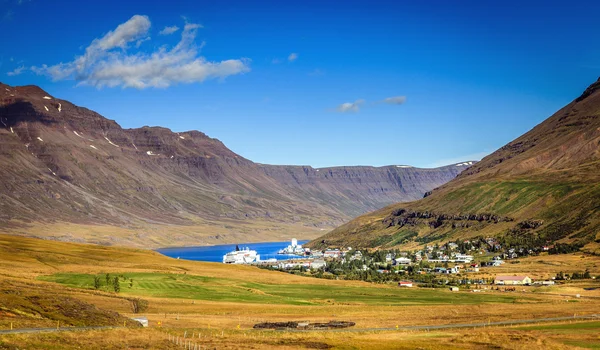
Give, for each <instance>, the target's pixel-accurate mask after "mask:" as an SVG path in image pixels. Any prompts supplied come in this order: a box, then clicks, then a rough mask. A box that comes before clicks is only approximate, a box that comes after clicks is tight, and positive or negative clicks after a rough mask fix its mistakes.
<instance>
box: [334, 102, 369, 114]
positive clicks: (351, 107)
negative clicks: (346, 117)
mask: <svg viewBox="0 0 600 350" xmlns="http://www.w3.org/2000/svg"><path fill="white" fill-rule="evenodd" d="M364 103H365V100H362V99H360V100H356V101H354V102H345V103H342V104H341V105H339V106H337V108H336V109H337V111H338V112H340V113H349V112H352V113H356V112H358V111H359V110H360V106H361V105H363V104H364Z"/></svg>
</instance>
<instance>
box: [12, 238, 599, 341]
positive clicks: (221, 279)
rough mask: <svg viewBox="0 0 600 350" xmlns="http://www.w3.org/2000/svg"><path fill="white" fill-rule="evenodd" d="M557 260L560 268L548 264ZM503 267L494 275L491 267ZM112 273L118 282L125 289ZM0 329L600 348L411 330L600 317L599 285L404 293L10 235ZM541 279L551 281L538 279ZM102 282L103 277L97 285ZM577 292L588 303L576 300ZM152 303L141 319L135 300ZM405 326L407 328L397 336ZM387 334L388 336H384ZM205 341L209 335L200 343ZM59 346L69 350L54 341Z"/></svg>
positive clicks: (488, 332) (100, 335)
mask: <svg viewBox="0 0 600 350" xmlns="http://www.w3.org/2000/svg"><path fill="white" fill-rule="evenodd" d="M549 262H550V263H549ZM583 262H585V264H587V265H585V266H588V267H589V268H590V270H591V271H592V272H593V273H597V272H598V269H597V266H598V265H600V258H598V257H595V256H591V255H586V256H585V257H584V258H582V257H581V256H580V255H559V256H549V257H545V258H544V260H543V262H540V259H539V257H532V258H527V259H521V262H520V263H518V264H505V265H504V266H503V267H500V268H499V270H497V271H498V272H499V273H515V274H516V273H519V271H520V270H519V267H520V268H522V269H523V271H524V273H528V274H533V273H534V272H535V271H536V270H537V269H541V268H543V270H539V271H540V272H539V273H540V274H543V275H544V276H548V275H551V274H556V273H558V272H559V271H565V272H571V271H578V270H581V269H582V266H583V265H581V264H582V263H583ZM490 271H495V270H490ZM106 274H109V277H110V278H111V279H114V277H117V278H118V279H119V280H120V281H121V282H120V290H119V292H118V293H116V292H115V291H114V288H113V287H112V286H111V285H110V284H107V282H106ZM0 276H1V277H0V293H1V295H2V298H0V329H4V330H6V329H9V328H10V327H11V324H12V327H13V328H15V329H16V328H31V327H56V326H57V325H59V326H60V327H69V326H103V325H109V326H113V327H118V328H114V329H109V330H89V331H85V332H62V333H40V334H10V335H0V348H3V349H16V348H53V347H52V346H54V348H56V349H62V348H73V349H75V348H92V349H93V348H98V349H101V348H123V349H127V348H146V349H149V348H178V347H177V345H175V344H173V343H172V342H170V341H169V339H170V338H171V337H172V336H175V337H177V336H179V337H183V335H184V334H185V335H186V340H187V341H189V340H191V339H190V337H191V336H194V338H193V341H194V344H199V345H200V346H203V348H219V349H220V348H255V349H261V348H280V349H292V348H341V349H362V348H372V349H381V348H396V349H397V348H416V347H420V348H432V349H436V348H439V349H441V348H464V349H470V348H482V347H492V346H494V347H497V348H507V349H519V348H531V347H545V348H548V349H569V348H577V347H581V346H584V345H585V347H588V348H593V347H594V346H595V347H598V346H600V338H599V336H598V334H600V323H599V322H597V321H596V322H590V321H584V320H573V321H570V322H560V323H556V324H549V323H541V324H535V325H515V326H512V327H510V326H509V327H506V326H496V327H489V328H485V329H484V328H456V329H443V330H435V329H431V330H429V331H426V330H403V329H402V328H403V327H408V326H417V325H432V326H433V325H445V324H475V323H490V322H491V323H493V322H498V321H507V320H523V319H539V318H549V317H566V316H573V315H591V314H598V313H600V292H599V291H600V289H594V288H599V287H600V283H598V282H595V281H594V282H589V281H588V282H587V283H570V282H569V283H567V284H564V285H556V286H551V287H523V288H518V289H517V291H515V292H502V291H496V290H493V291H492V290H489V289H488V290H482V292H479V293H473V292H470V291H459V292H450V291H449V290H447V289H446V288H440V289H421V288H406V289H401V288H398V287H396V286H395V285H391V284H371V283H366V282H359V281H341V280H340V281H336V280H325V279H316V278H308V277H301V276H295V275H291V274H287V273H282V272H276V271H267V270H261V269H258V268H254V267H249V266H231V265H224V264H218V263H201V262H192V261H184V260H176V259H171V258H167V257H165V256H162V255H160V254H158V253H155V252H152V251H147V250H137V249H125V248H114V247H103V246H97V245H85V244H74V243H64V242H56V241H46V240H38V239H31V238H22V237H16V236H4V235H3V236H0ZM540 276H541V275H540ZM94 277H97V280H99V285H98V289H96V288H95V286H94ZM576 294H580V296H581V297H579V298H577V297H576ZM137 299H141V300H143V301H147V308H145V309H144V310H143V311H141V312H140V313H139V315H143V316H146V317H148V319H149V328H143V329H142V328H139V327H138V326H137V325H136V324H135V323H134V322H132V321H130V320H129V318H130V317H133V316H134V315H135V314H134V313H133V309H132V304H133V302H134V301H135V300H137ZM302 320H304V321H310V322H327V321H330V320H342V321H351V322H355V323H356V326H355V327H352V328H351V329H349V331H311V332H289V331H265V330H263V331H258V330H254V329H252V327H253V326H254V324H256V323H260V322H276V321H281V322H284V321H302ZM395 327H398V328H399V329H398V330H395ZM375 328H388V329H389V330H375ZM198 336H200V338H198ZM52 344H59V345H52Z"/></svg>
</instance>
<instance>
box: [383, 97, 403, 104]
mask: <svg viewBox="0 0 600 350" xmlns="http://www.w3.org/2000/svg"><path fill="white" fill-rule="evenodd" d="M381 102H383V103H387V104H390V105H401V104H403V103H404V102H406V96H394V97H388V98H386V99H384V100H383V101H381Z"/></svg>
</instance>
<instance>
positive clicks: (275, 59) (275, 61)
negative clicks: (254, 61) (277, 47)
mask: <svg viewBox="0 0 600 350" xmlns="http://www.w3.org/2000/svg"><path fill="white" fill-rule="evenodd" d="M271 63H273V64H279V63H281V60H280V59H279V58H274V59H272V60H271Z"/></svg>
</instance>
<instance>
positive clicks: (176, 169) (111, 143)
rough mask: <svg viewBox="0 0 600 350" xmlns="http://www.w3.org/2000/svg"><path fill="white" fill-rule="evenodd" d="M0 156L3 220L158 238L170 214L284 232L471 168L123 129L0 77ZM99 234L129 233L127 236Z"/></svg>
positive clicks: (414, 194)
mask: <svg viewBox="0 0 600 350" xmlns="http://www.w3.org/2000/svg"><path fill="white" fill-rule="evenodd" d="M0 164H1V167H0V178H1V179H2V182H1V183H0V223H1V224H2V228H4V229H6V228H9V229H10V228H15V229H20V231H19V232H24V233H27V230H26V229H23V227H26V226H27V225H40V224H42V225H47V224H52V223H57V222H64V223H71V224H79V225H105V226H114V227H125V228H127V229H130V230H132V232H137V231H145V230H148V227H149V225H150V226H152V227H154V228H156V227H161V228H164V231H160V230H158V231H160V232H159V233H157V235H159V236H161V237H160V240H159V241H160V242H164V243H161V244H170V243H173V242H172V241H170V239H171V238H170V233H169V229H168V228H169V227H170V226H172V225H177V226H191V227H198V228H199V229H198V231H202V232H205V233H202V234H201V233H198V235H203V234H204V235H207V234H210V232H211V231H213V232H214V231H217V232H221V237H223V235H225V236H226V235H227V234H228V233H232V234H233V233H235V234H238V235H239V234H240V232H252V233H253V234H254V236H251V235H249V236H248V240H260V239H261V238H260V237H261V234H260V232H267V231H271V230H275V231H277V232H281V234H282V235H285V231H286V230H287V226H285V225H288V224H291V225H295V226H296V227H306V228H312V229H313V230H314V229H315V228H317V229H318V228H329V227H332V226H334V225H337V224H341V223H342V222H344V221H346V220H347V219H348V218H349V217H351V216H352V215H357V214H361V213H364V212H366V211H368V210H373V209H377V208H380V207H381V206H384V205H387V204H390V203H393V202H397V201H406V200H413V199H416V198H420V197H422V196H423V194H424V193H425V192H426V191H429V190H431V189H433V188H434V187H437V186H440V185H442V184H443V183H445V182H447V181H449V180H450V179H452V178H453V177H455V176H456V175H457V174H458V173H459V172H460V171H461V170H463V169H465V168H467V165H459V166H448V167H444V168H439V169H416V168H411V167H395V166H390V167H381V168H373V167H339V168H324V169H313V168H310V167H295V166H270V165H263V164H256V163H253V162H252V161H250V160H248V159H245V158H243V157H241V156H239V155H237V154H235V153H234V152H232V151H231V150H229V149H228V148H227V147H225V145H223V143H221V142H220V141H219V140H217V139H213V138H210V137H208V136H207V135H205V134H203V133H201V132H198V131H187V132H179V133H176V132H172V131H171V130H169V129H166V128H161V127H142V128H138V129H122V128H121V127H120V126H119V125H118V124H117V123H116V122H115V121H113V120H109V119H106V118H104V117H102V116H101V115H99V114H97V113H95V112H93V111H90V110H88V109H86V108H82V107H78V106H75V105H73V104H71V103H70V102H68V101H65V100H61V99H57V98H55V97H53V96H51V95H50V94H48V93H47V92H45V91H43V90H42V89H40V88H38V87H35V86H24V87H10V86H7V85H1V84H0ZM155 231H156V230H155ZM295 232H296V233H297V232H298V230H296V231H295ZM291 234H292V233H288V235H291ZM76 236H77V234H74V237H73V239H77V238H78V237H76ZM65 239H69V238H65ZM131 239H134V238H131ZM136 239H137V238H136ZM157 239H158V238H157ZM194 239H195V237H194V234H190V235H189V237H180V238H177V239H174V240H175V241H177V244H189V242H190V241H192V242H193V241H194ZM237 239H238V240H239V236H238V237H237ZM262 239H265V238H262ZM268 239H271V236H269V237H268ZM140 240H141V238H140V239H139V240H138V241H136V244H137V245H143V243H140ZM95 242H97V243H118V244H129V243H131V241H130V240H129V238H128V237H124V238H122V239H121V240H119V241H116V242H115V241H111V240H109V241H108V242H107V241H106V238H105V237H104V238H98V239H97V240H95ZM157 244H158V243H157Z"/></svg>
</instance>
